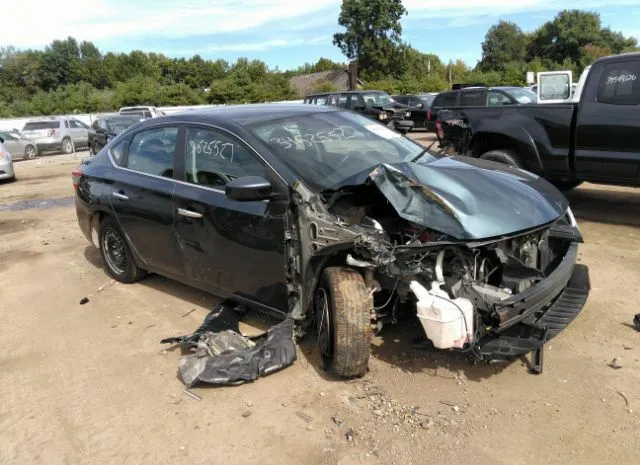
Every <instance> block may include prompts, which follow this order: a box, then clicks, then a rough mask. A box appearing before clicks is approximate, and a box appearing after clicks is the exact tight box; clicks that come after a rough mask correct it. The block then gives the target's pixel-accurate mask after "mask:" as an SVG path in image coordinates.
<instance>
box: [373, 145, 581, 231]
mask: <svg viewBox="0 0 640 465" xmlns="http://www.w3.org/2000/svg"><path fill="white" fill-rule="evenodd" d="M369 178H370V179H371V180H372V181H373V182H374V183H375V185H376V186H377V187H378V189H379V190H380V191H381V192H382V194H383V195H384V196H385V197H386V198H387V200H388V201H389V202H390V203H391V205H392V206H393V207H394V208H395V209H396V211H397V212H398V214H399V215H400V216H401V217H402V218H404V219H406V220H408V221H411V222H413V223H416V224H418V225H420V226H424V227H425V228H430V229H433V230H436V231H439V232H442V233H445V234H448V235H450V236H452V237H454V238H456V239H460V240H467V239H488V238H492V237H497V236H503V235H507V234H513V233H515V232H518V231H523V230H527V229H532V228H535V227H537V226H541V225H544V224H547V223H550V222H552V221H554V220H556V219H557V218H559V217H560V216H562V215H563V214H564V213H565V212H566V210H567V208H568V206H569V204H568V202H567V199H566V198H565V197H564V195H562V193H561V192H560V191H559V190H558V189H556V188H555V187H554V186H553V185H551V184H550V183H549V182H548V181H546V180H544V179H542V178H540V177H539V176H536V175H535V174H532V173H529V172H527V171H524V170H520V169H517V168H512V167H509V166H507V165H504V164H501V163H495V162H490V161H486V160H478V159H474V158H469V157H444V158H439V159H437V160H435V161H432V162H430V163H425V164H419V163H410V162H403V163H384V164H381V165H378V166H377V167H376V168H375V169H374V170H373V171H372V172H370V173H369Z"/></svg>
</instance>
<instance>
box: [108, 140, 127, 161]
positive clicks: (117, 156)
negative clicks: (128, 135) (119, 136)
mask: <svg viewBox="0 0 640 465" xmlns="http://www.w3.org/2000/svg"><path fill="white" fill-rule="evenodd" d="M128 143H129V140H127V139H124V140H121V141H120V142H118V143H117V144H115V145H113V146H112V147H111V148H110V149H109V153H111V158H113V161H114V162H116V165H118V166H122V165H123V161H124V156H123V155H124V150H125V148H126V147H127V144H128Z"/></svg>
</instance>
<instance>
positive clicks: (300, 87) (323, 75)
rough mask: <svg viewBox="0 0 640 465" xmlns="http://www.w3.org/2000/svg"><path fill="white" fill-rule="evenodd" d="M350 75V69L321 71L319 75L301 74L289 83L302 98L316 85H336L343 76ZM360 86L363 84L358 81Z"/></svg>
mask: <svg viewBox="0 0 640 465" xmlns="http://www.w3.org/2000/svg"><path fill="white" fill-rule="evenodd" d="M345 74H346V75H347V76H348V75H349V70H348V69H336V70H333V71H320V72H318V73H311V74H301V75H300V76H293V77H292V78H291V79H289V82H290V83H291V85H292V86H293V87H295V89H296V90H297V91H298V94H299V95H301V96H305V95H307V94H308V93H309V89H310V88H311V87H313V86H314V85H316V84H319V83H321V82H323V81H326V82H329V83H332V84H333V83H335V82H336V81H337V80H338V79H339V78H340V77H341V76H343V75H345ZM358 84H362V81H360V79H358ZM339 90H347V89H339Z"/></svg>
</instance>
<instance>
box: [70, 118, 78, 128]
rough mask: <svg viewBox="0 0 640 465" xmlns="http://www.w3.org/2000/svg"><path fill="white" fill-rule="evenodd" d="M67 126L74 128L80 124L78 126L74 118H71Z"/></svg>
mask: <svg viewBox="0 0 640 465" xmlns="http://www.w3.org/2000/svg"><path fill="white" fill-rule="evenodd" d="M69 127H70V128H72V129H76V128H78V127H80V126H78V125H77V124H76V122H75V121H74V120H71V121H69Z"/></svg>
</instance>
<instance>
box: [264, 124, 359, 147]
mask: <svg viewBox="0 0 640 465" xmlns="http://www.w3.org/2000/svg"><path fill="white" fill-rule="evenodd" d="M358 134H359V133H358V131H357V130H356V129H354V128H352V127H351V126H338V127H336V128H332V129H327V130H323V131H318V132H316V133H307V134H302V135H295V136H291V137H272V138H271V139H269V142H273V143H276V144H278V145H280V147H281V148H283V149H285V150H288V149H291V148H294V147H311V146H312V145H313V144H325V143H327V142H332V141H340V140H346V139H354V138H356V137H358Z"/></svg>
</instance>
